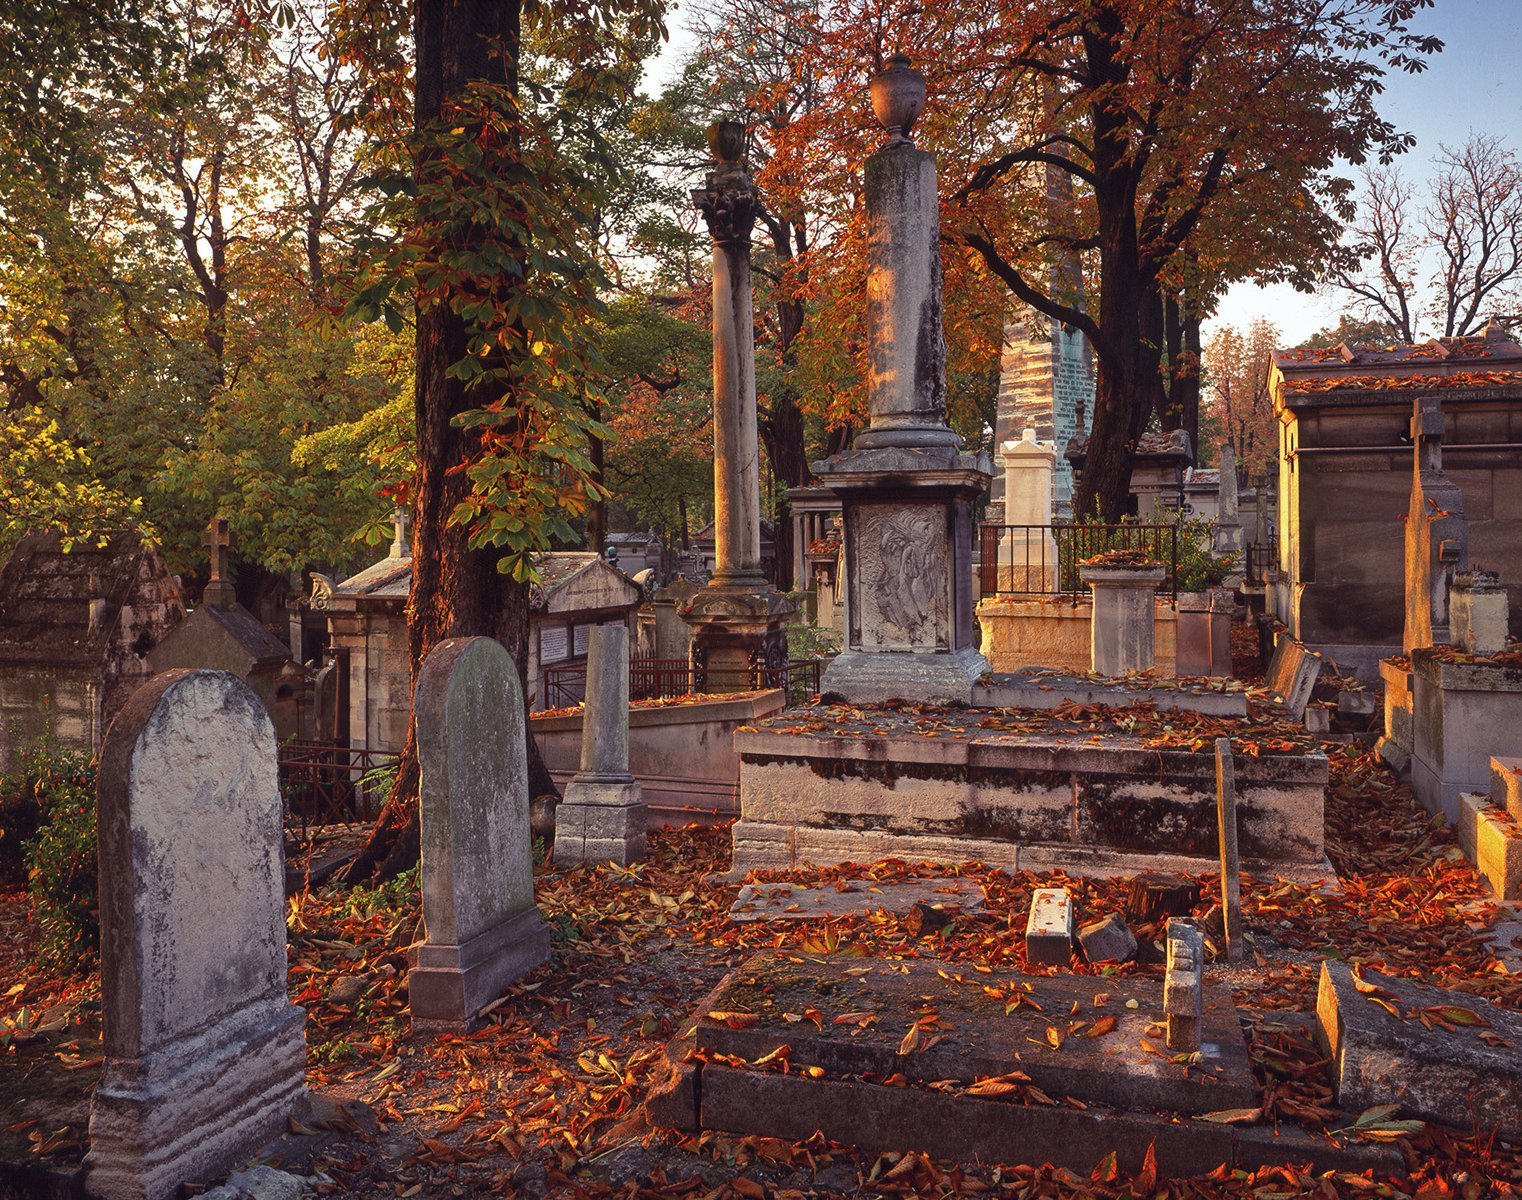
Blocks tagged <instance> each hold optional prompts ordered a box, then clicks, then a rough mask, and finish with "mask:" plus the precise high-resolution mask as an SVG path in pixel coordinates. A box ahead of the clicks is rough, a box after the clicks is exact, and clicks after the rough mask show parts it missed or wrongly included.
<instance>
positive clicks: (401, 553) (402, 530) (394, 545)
mask: <svg viewBox="0 0 1522 1200" xmlns="http://www.w3.org/2000/svg"><path fill="white" fill-rule="evenodd" d="M410 520H411V518H410V517H409V516H408V513H407V510H406V509H405V508H402V507H401V506H400V505H398V506H397V507H396V508H394V509H392V510H391V526H392V528H393V529H394V530H395V533H394V534H393V535H392V537H391V554H390V557H391V558H408V557H410V556H411V554H412V545H411V543H409V542H408V541H407V523H408V522H409V521H410Z"/></svg>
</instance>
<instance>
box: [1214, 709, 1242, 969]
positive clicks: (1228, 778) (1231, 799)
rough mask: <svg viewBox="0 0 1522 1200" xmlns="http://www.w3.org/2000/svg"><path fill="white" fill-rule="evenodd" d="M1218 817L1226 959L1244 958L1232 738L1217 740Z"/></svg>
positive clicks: (1240, 867) (1216, 793) (1216, 790)
mask: <svg viewBox="0 0 1522 1200" xmlns="http://www.w3.org/2000/svg"><path fill="white" fill-rule="evenodd" d="M1215 801H1216V817H1217V819H1218V821H1219V823H1220V830H1221V920H1222V924H1223V926H1224V927H1225V930H1226V961H1227V962H1241V961H1242V958H1243V955H1244V953H1245V951H1246V949H1247V947H1246V944H1245V943H1244V942H1243V940H1242V876H1241V870H1242V866H1241V859H1240V858H1239V857H1238V855H1237V780H1236V771H1235V768H1234V767H1233V766H1232V761H1231V739H1230V738H1224V737H1223V738H1216V740H1215Z"/></svg>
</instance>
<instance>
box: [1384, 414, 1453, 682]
mask: <svg viewBox="0 0 1522 1200" xmlns="http://www.w3.org/2000/svg"><path fill="white" fill-rule="evenodd" d="M1411 441H1412V443H1413V446H1414V451H1413V454H1412V470H1411V500H1410V502H1409V504H1408V505H1407V508H1406V623H1405V631H1404V635H1403V637H1402V638H1401V644H1402V647H1403V649H1404V651H1405V653H1407V654H1410V653H1411V651H1412V650H1413V649H1415V648H1417V647H1419V646H1442V645H1447V644H1448V641H1449V633H1448V587H1449V584H1450V582H1451V581H1452V579H1453V575H1454V573H1455V572H1456V571H1467V570H1468V569H1469V535H1468V527H1467V526H1466V524H1465V522H1464V496H1463V494H1462V493H1461V492H1460V491H1459V488H1458V484H1456V483H1454V482H1453V480H1451V479H1449V478H1448V476H1447V474H1446V473H1445V472H1444V471H1443V406H1442V403H1441V402H1440V401H1439V400H1438V398H1437V397H1436V396H1432V395H1419V396H1417V398H1416V400H1415V401H1414V403H1413V412H1412V416H1411Z"/></svg>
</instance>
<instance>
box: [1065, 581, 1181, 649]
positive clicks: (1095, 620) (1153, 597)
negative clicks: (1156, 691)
mask: <svg viewBox="0 0 1522 1200" xmlns="http://www.w3.org/2000/svg"><path fill="white" fill-rule="evenodd" d="M1166 573H1167V572H1166V571H1165V569H1164V568H1163V567H1162V566H1161V565H1159V564H1157V563H1150V562H1149V563H1139V564H1136V565H1125V564H1118V563H1117V564H1107V563H1082V564H1080V565H1079V567H1078V575H1079V578H1081V579H1082V580H1083V581H1084V582H1085V583H1086V584H1088V585H1089V588H1090V589H1091V590H1092V592H1093V594H1094V603H1093V606H1092V609H1091V611H1090V615H1089V626H1090V636H1089V647H1090V663H1091V669H1092V670H1093V671H1094V673H1095V674H1098V675H1112V676H1113V675H1124V674H1126V673H1127V672H1128V671H1149V670H1151V669H1152V667H1153V666H1154V664H1155V663H1156V661H1157V655H1156V642H1155V636H1154V631H1155V629H1156V621H1157V615H1156V601H1157V585H1158V584H1160V583H1161V582H1162V581H1163V577H1164V575H1166Z"/></svg>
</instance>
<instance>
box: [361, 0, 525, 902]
mask: <svg viewBox="0 0 1522 1200" xmlns="http://www.w3.org/2000/svg"><path fill="white" fill-rule="evenodd" d="M518 15H519V10H518V5H517V3H515V2H509V3H494V2H491V0H456V2H455V3H450V4H439V3H434V2H432V0H418V3H417V4H416V5H415V7H414V10H413V20H414V31H415V33H416V38H417V91H416V100H415V120H416V124H417V127H418V128H419V129H423V128H425V127H426V126H427V125H429V124H430V123H431V122H433V121H434V120H436V119H437V118H438V117H439V116H440V115H441V114H442V112H443V110H444V108H445V105H446V103H447V101H448V99H449V97H451V96H454V95H456V94H457V93H459V92H460V91H461V89H463V88H464V87H465V86H466V85H467V84H468V83H469V82H470V81H471V80H472V79H477V78H482V77H495V78H496V79H498V80H504V81H505V82H506V83H507V84H508V86H509V87H510V88H513V89H516V84H517V77H516V76H517V71H516V61H517V47H518ZM494 42H495V43H497V44H499V45H500V46H502V47H503V48H504V49H505V50H506V52H507V53H506V55H505V56H498V55H494V54H493V53H491V47H492V44H493V43H494ZM467 337H468V334H467V330H466V325H465V322H464V321H463V320H462V319H461V318H460V317H459V316H458V315H457V314H456V313H455V312H454V311H453V310H452V309H451V308H450V307H449V306H448V305H447V304H433V305H431V306H429V307H427V308H424V309H420V310H419V312H418V315H417V378H416V385H415V391H414V409H415V416H416V421H417V459H418V470H417V476H416V481H415V484H414V489H413V496H412V503H413V526H412V549H413V556H412V593H411V597H410V599H409V601H408V604H407V633H408V643H409V646H408V648H409V650H410V652H411V657H412V683H413V686H414V687H416V685H417V676H418V670H419V668H420V667H421V666H422V663H423V659H424V658H425V657H426V656H427V654H428V652H429V651H430V650H432V649H433V647H434V646H435V645H437V644H438V643H439V642H440V641H442V640H444V639H445V638H452V637H466V636H472V635H484V636H486V637H494V638H496V639H497V640H498V641H500V642H501V643H502V645H503V646H504V647H505V648H506V649H507V651H508V653H509V654H511V655H512V657H513V661H514V662H515V663H517V665H518V672H519V677H520V680H522V679H523V676H524V673H525V671H526V669H527V662H528V618H529V585H528V584H527V583H522V582H517V581H515V580H513V579H512V578H511V576H509V575H506V574H503V573H502V572H500V571H498V570H497V561H498V559H499V557H500V553H499V552H498V551H496V550H494V549H491V548H487V549H481V550H472V549H470V548H469V547H468V546H467V544H466V542H467V538H468V535H469V530H468V528H467V527H466V526H463V525H454V526H451V525H450V524H449V516H450V513H452V512H453V511H454V509H455V506H456V505H458V504H459V503H460V501H461V500H463V499H464V498H465V496H466V494H467V492H468V490H469V486H470V485H469V481H468V480H467V478H466V476H465V473H464V472H463V471H459V470H453V469H452V468H456V467H458V466H459V465H460V464H461V463H463V462H465V461H467V460H469V459H471V458H472V457H474V455H475V454H476V453H477V451H478V450H479V447H480V442H479V438H478V437H477V436H476V435H475V434H474V433H473V432H472V431H469V430H462V429H458V428H455V427H454V426H453V425H452V424H451V421H452V419H453V418H454V417H455V416H456V415H458V414H459V413H461V412H464V411H466V410H467V409H470V408H476V407H479V406H481V405H482V404H483V403H484V402H485V401H486V399H487V398H486V397H485V396H483V395H481V394H480V393H479V392H477V393H473V394H471V395H470V396H469V397H467V395H466V393H465V390H464V388H463V387H462V385H461V383H460V381H459V380H457V379H451V378H450V377H449V374H448V371H449V368H450V367H451V366H452V365H453V364H455V363H457V362H459V361H460V360H461V359H462V358H463V357H464V356H465V352H466V344H467ZM528 759H529V794H530V795H543V794H546V793H548V792H554V791H555V786H554V783H553V781H552V780H551V779H550V776H549V772H548V771H547V770H545V767H544V764H543V761H542V760H541V758H540V756H539V753H538V749H537V747H536V746H535V745H534V739H533V737H532V735H531V736H530V737H529V739H528ZM417 797H418V763H417V730H416V721H415V719H414V722H413V726H412V728H410V729H409V730H408V735H407V746H406V749H405V751H404V752H403V755H402V760H401V764H400V769H399V770H398V773H397V779H396V783H395V784H394V785H393V787H392V790H391V794H390V795H389V796H388V797H387V799H386V804H385V807H384V808H383V809H382V811H381V814H380V817H379V818H378V819H377V821H376V825H375V829H374V830H373V831H372V833H371V837H370V840H369V842H368V843H367V844H366V846H365V848H364V850H363V851H362V853H361V855H360V857H359V858H358V859H357V860H356V861H355V862H354V863H353V864H352V865H351V867H350V869H349V870H348V871H347V872H346V873H345V876H344V881H345V882H347V883H354V882H357V881H359V880H360V879H364V878H367V877H368V876H369V875H371V874H372V873H374V872H378V873H379V874H381V875H383V876H389V875H394V874H396V873H397V872H399V871H401V870H405V869H406V868H407V867H408V866H410V865H411V864H412V863H413V862H415V861H416V860H417V844H418V839H417V821H418V804H417Z"/></svg>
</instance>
